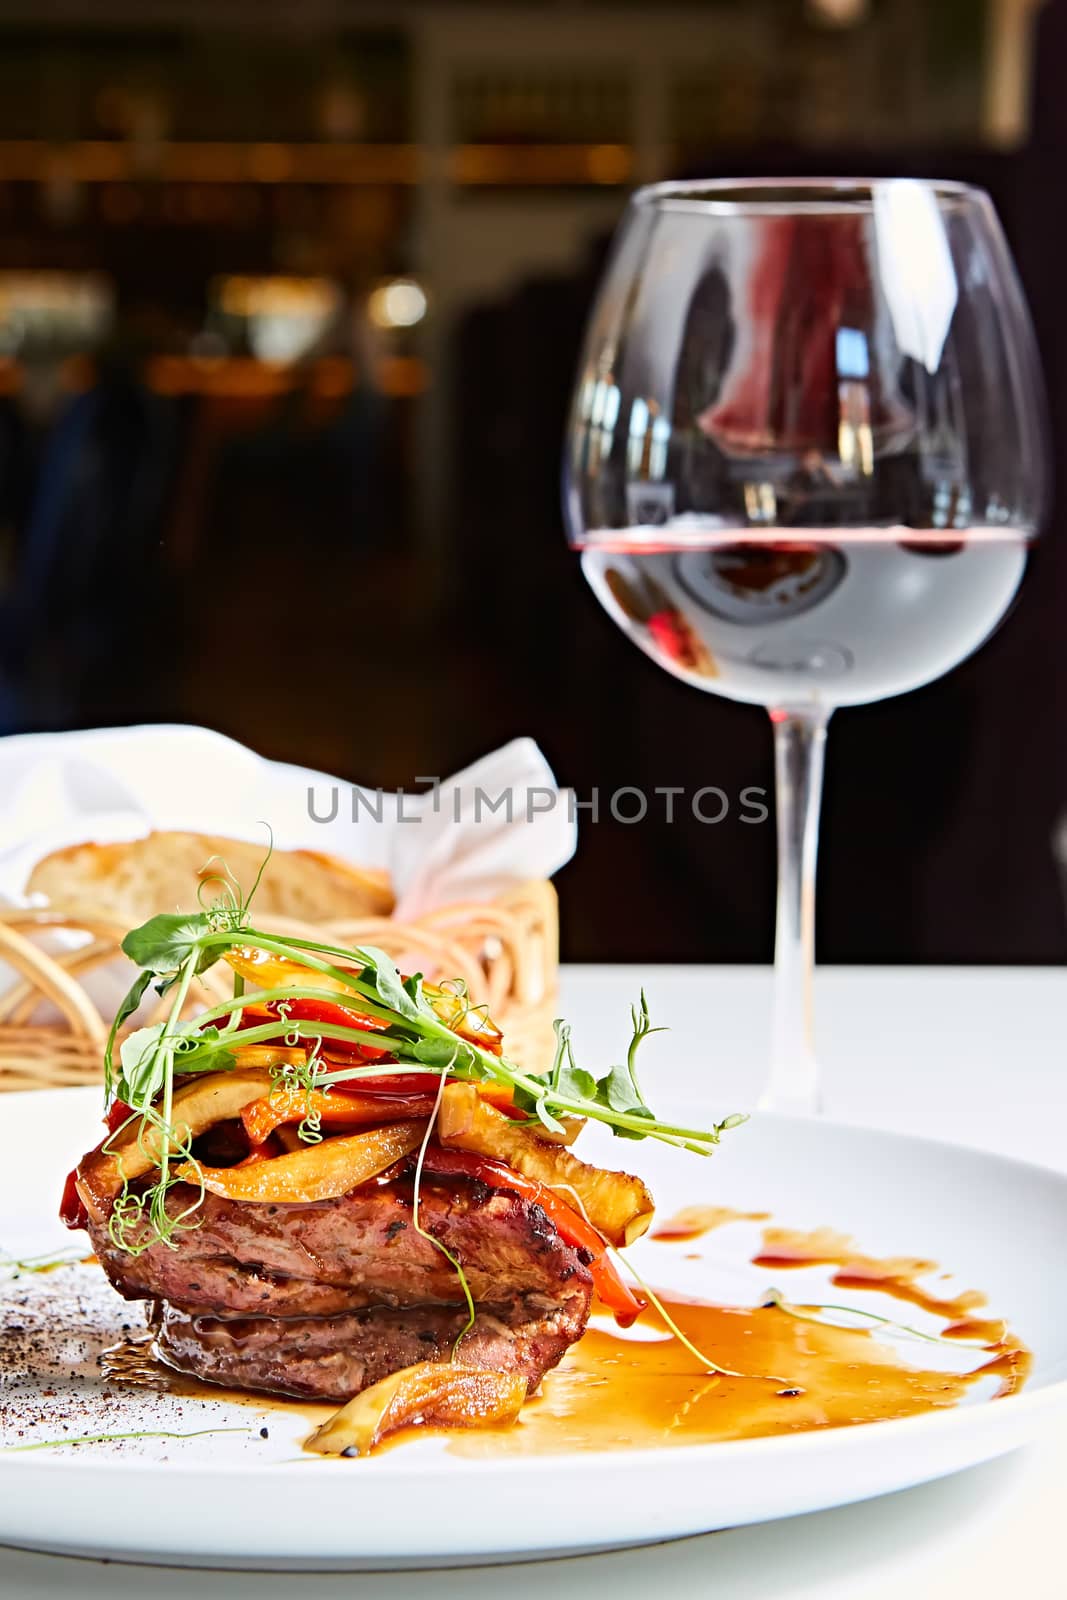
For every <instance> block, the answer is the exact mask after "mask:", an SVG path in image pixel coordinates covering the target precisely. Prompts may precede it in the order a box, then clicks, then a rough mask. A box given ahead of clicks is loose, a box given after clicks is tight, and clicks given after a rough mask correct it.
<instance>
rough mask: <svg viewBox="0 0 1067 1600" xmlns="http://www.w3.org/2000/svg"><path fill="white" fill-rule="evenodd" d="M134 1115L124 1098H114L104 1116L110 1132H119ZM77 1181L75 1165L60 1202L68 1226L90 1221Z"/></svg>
mask: <svg viewBox="0 0 1067 1600" xmlns="http://www.w3.org/2000/svg"><path fill="white" fill-rule="evenodd" d="M132 1116H133V1111H132V1109H131V1108H130V1107H129V1106H128V1105H127V1104H126V1102H125V1101H124V1100H112V1102H111V1105H110V1106H109V1107H108V1112H107V1116H106V1117H105V1118H104V1123H105V1126H106V1127H107V1131H108V1133H109V1134H112V1133H117V1132H118V1130H119V1129H120V1128H121V1127H122V1124H123V1123H124V1122H126V1121H128V1120H129V1118H130V1117H132ZM77 1183H78V1169H77V1167H75V1169H74V1171H73V1172H68V1174H67V1181H66V1182H65V1183H64V1185H63V1198H62V1200H61V1201H60V1202H59V1220H60V1222H62V1223H64V1224H65V1225H66V1226H67V1227H68V1228H85V1227H87V1226H88V1223H89V1213H88V1212H87V1211H86V1209H85V1206H84V1204H83V1203H82V1197H81V1195H80V1194H79V1193H78V1188H77Z"/></svg>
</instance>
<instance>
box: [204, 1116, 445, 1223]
mask: <svg viewBox="0 0 1067 1600" xmlns="http://www.w3.org/2000/svg"><path fill="white" fill-rule="evenodd" d="M425 1132H426V1124H425V1123H424V1122H393V1123H390V1124H389V1126H388V1127H385V1128H371V1129H370V1130H369V1131H368V1132H367V1133H355V1134H352V1135H351V1137H349V1138H337V1139H323V1141H322V1143H321V1144H313V1145H309V1146H308V1147H307V1148H306V1149H304V1150H294V1151H293V1152H292V1153H291V1154H290V1155H284V1156H274V1157H273V1158H272V1159H271V1160H268V1161H257V1162H255V1163H253V1165H252V1166H247V1167H205V1166H202V1165H201V1164H200V1163H199V1162H197V1161H187V1162H185V1163H184V1164H183V1165H182V1166H180V1167H179V1168H178V1169H177V1171H176V1173H175V1176H176V1177H178V1178H180V1179H182V1180H183V1181H184V1182H186V1183H195V1184H200V1183H202V1184H203V1186H204V1188H205V1189H208V1190H209V1191H210V1192H211V1193H212V1194H218V1195H222V1196H224V1198H225V1199H227V1200H244V1201H250V1202H252V1203H271V1204H274V1205H300V1204H303V1203H305V1202H308V1201H312V1200H335V1199H337V1197H338V1196H339V1195H342V1194H348V1192H349V1190H351V1189H355V1188H358V1187H359V1185H360V1184H361V1183H366V1182H367V1180H368V1179H370V1178H375V1177H377V1175H378V1173H379V1172H384V1171H385V1170H386V1168H387V1167H391V1166H392V1165H393V1163H394V1162H395V1161H399V1160H400V1158H401V1156H406V1155H410V1154H411V1152H412V1150H414V1149H415V1148H416V1147H417V1146H418V1145H419V1144H420V1143H421V1141H422V1138H423V1135H424V1134H425Z"/></svg>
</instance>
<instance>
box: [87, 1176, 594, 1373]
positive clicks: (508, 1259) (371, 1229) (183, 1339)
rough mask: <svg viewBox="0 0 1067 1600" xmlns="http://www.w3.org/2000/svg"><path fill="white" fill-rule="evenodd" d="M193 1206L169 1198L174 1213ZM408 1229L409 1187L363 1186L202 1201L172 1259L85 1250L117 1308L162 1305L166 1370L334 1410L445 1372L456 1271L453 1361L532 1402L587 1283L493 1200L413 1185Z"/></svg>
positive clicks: (578, 1312)
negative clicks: (285, 1199)
mask: <svg viewBox="0 0 1067 1600" xmlns="http://www.w3.org/2000/svg"><path fill="white" fill-rule="evenodd" d="M197 1195H198V1191H196V1190H192V1189H183V1188H181V1187H176V1188H175V1189H174V1190H172V1191H171V1194H170V1196H169V1202H168V1203H169V1205H170V1206H171V1207H172V1208H173V1211H174V1213H175V1214H177V1213H178V1212H180V1211H182V1210H184V1209H185V1208H186V1207H187V1206H188V1205H190V1204H191V1203H192V1202H193V1201H194V1200H195V1199H196V1198H197ZM418 1220H419V1225H420V1227H421V1228H423V1229H425V1230H426V1232H428V1233H430V1234H432V1236H433V1239H428V1238H425V1237H424V1236H423V1235H422V1234H420V1233H419V1232H418V1231H417V1230H416V1228H415V1226H414V1216H413V1191H412V1186H411V1183H410V1180H405V1179H403V1178H401V1179H393V1180H392V1181H382V1180H379V1181H377V1182H373V1183H371V1184H368V1185H366V1186H364V1187H363V1188H360V1189H357V1190H354V1191H353V1192H352V1193H351V1194H347V1195H344V1196H342V1197H341V1198H340V1199H337V1200H327V1201H321V1202H318V1203H316V1204H309V1205H265V1204H249V1203H247V1202H236V1201H232V1200H226V1199H221V1198H219V1197H218V1196H215V1195H211V1194H208V1195H207V1196H206V1197H205V1199H204V1202H203V1205H202V1206H201V1207H200V1208H199V1210H198V1211H197V1212H196V1225H195V1226H193V1227H191V1228H189V1229H188V1230H186V1231H183V1232H179V1233H178V1234H176V1235H175V1239H176V1244H177V1248H174V1249H171V1248H168V1247H167V1246H166V1245H164V1244H161V1243H156V1244H152V1245H150V1246H149V1247H148V1248H147V1249H146V1250H144V1251H143V1252H142V1253H141V1254H140V1255H130V1254H129V1253H127V1252H125V1251H122V1250H118V1249H116V1247H115V1245H114V1244H113V1243H112V1241H111V1239H110V1238H109V1236H108V1233H107V1229H106V1226H101V1225H100V1224H98V1223H96V1222H91V1223H90V1234H91V1236H92V1241H93V1247H94V1249H95V1250H96V1252H97V1255H98V1256H99V1257H100V1260H101V1262H102V1264H103V1266H104V1269H105V1271H106V1272H107V1274H108V1276H109V1278H110V1279H111V1282H112V1283H113V1284H114V1286H115V1288H116V1289H117V1290H118V1291H119V1293H120V1294H122V1295H124V1296H125V1297H126V1298H127V1299H131V1300H132V1299H145V1300H155V1301H158V1302H161V1303H162V1304H161V1307H160V1311H159V1318H160V1323H159V1332H158V1346H159V1350H160V1354H161V1356H162V1357H163V1359H165V1360H166V1361H168V1362H169V1363H171V1364H172V1365H173V1366H176V1367H179V1368H180V1369H181V1370H183V1371H187V1372H192V1373H195V1374H197V1375H198V1376H201V1377H204V1378H208V1379H210V1380H212V1381H214V1382H218V1383H227V1384H233V1385H238V1386H240V1387H243V1388H252V1389H266V1390H271V1391H274V1392H280V1393H286V1394H295V1395H300V1396H315V1397H317V1398H322V1399H338V1400H344V1399H347V1398H349V1397H350V1396H351V1395H353V1394H356V1393H358V1392H359V1390H360V1389H361V1388H364V1387H366V1386H367V1385H368V1384H370V1383H374V1382H376V1381H377V1380H378V1379H379V1378H381V1377H385V1376H386V1375H387V1374H388V1373H390V1372H394V1371H396V1370H397V1369H398V1368H400V1367H404V1366H409V1365H411V1364H412V1363H413V1362H415V1361H425V1360H437V1359H440V1360H444V1359H447V1357H448V1356H449V1354H450V1352H451V1349H452V1346H453V1343H454V1341H455V1339H456V1337H457V1335H458V1334H459V1333H460V1332H461V1330H462V1328H463V1326H464V1324H465V1322H466V1318H467V1309H466V1302H465V1299H464V1295H463V1290H462V1285H461V1281H460V1277H459V1274H458V1273H457V1271H456V1269H455V1267H454V1266H453V1265H452V1263H451V1262H450V1261H449V1260H448V1259H447V1257H446V1256H445V1255H444V1254H443V1253H442V1251H441V1250H440V1249H439V1248H437V1246H436V1245H435V1244H434V1242H433V1240H434V1239H436V1240H438V1241H439V1242H440V1244H442V1245H443V1246H445V1248H447V1250H448V1251H449V1252H450V1253H451V1255H452V1256H454V1257H455V1258H456V1259H457V1260H458V1261H460V1262H461V1263H462V1266H463V1272H464V1275H465V1277H466V1280H467V1283H468V1284H469V1286H470V1291H471V1294H472V1296H473V1299H474V1301H475V1305H476V1308H477V1319H476V1322H475V1326H474V1328H473V1329H472V1330H471V1332H470V1333H469V1334H467V1335H466V1337H465V1338H464V1341H463V1344H462V1346H461V1356H462V1359H463V1360H464V1361H465V1362H468V1363H471V1364H473V1365H479V1366H485V1367H492V1368H495V1369H497V1370H500V1371H521V1372H524V1373H525V1374H526V1376H527V1378H528V1379H529V1383H530V1387H531V1389H532V1388H535V1387H536V1385H537V1384H538V1383H539V1382H540V1379H541V1377H542V1375H543V1373H544V1372H545V1371H546V1370H547V1369H548V1368H549V1367H552V1366H554V1365H555V1364H556V1362H557V1361H559V1359H560V1357H561V1356H562V1355H563V1354H564V1352H565V1351H566V1349H567V1348H568V1346H569V1345H571V1344H572V1343H573V1342H574V1340H575V1339H577V1338H580V1336H581V1334H582V1333H583V1331H584V1329H585V1325H586V1322H587V1320H588V1316H589V1305H590V1298H591V1294H592V1282H591V1279H590V1275H589V1272H588V1270H587V1269H586V1266H585V1265H584V1264H583V1262H582V1260H581V1259H580V1256H579V1254H578V1253H577V1252H576V1251H575V1250H573V1249H572V1248H571V1247H570V1246H568V1245H566V1244H564V1243H563V1241H562V1240H561V1239H560V1237H559V1235H558V1234H557V1232H556V1230H555V1228H554V1227H553V1226H552V1224H551V1223H550V1222H549V1221H548V1219H547V1217H546V1216H545V1214H544V1212H543V1211H542V1210H541V1208H540V1207H539V1206H537V1205H533V1204H531V1203H530V1202H528V1201H526V1200H524V1199H522V1198H520V1197H519V1196H518V1195H516V1194H514V1193H512V1192H511V1191H510V1190H506V1189H490V1188H488V1187H487V1186H486V1185H485V1184H482V1183H478V1182H470V1181H468V1180H465V1179H455V1180H450V1181H449V1182H448V1183H447V1184H445V1183H443V1182H438V1181H433V1180H429V1179H428V1178H426V1177H425V1176H424V1179H423V1183H422V1185H421V1187H420V1193H419V1213H418Z"/></svg>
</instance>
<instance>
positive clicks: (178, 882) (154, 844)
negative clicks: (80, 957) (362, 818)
mask: <svg viewBox="0 0 1067 1600" xmlns="http://www.w3.org/2000/svg"><path fill="white" fill-rule="evenodd" d="M263 855H264V846H263V845H262V844H249V843H247V842H246V841H245V840H241V839H224V838H219V837H217V836H215V835H213V834H207V833H150V834H148V835H147V836H146V837H145V838H142V839H132V840H129V841H126V842H123V843H121V844H76V845H69V846H68V847H67V848H66V849H64V850H56V851H54V852H53V854H51V855H48V856H45V857H44V859H43V860H42V861H39V862H38V863H37V865H36V866H35V867H34V869H33V871H32V872H31V874H30V877H29V882H28V883H27V884H26V892H27V893H28V894H33V893H37V894H42V895H44V896H45V897H46V898H47V900H48V902H49V904H50V905H51V906H53V907H54V908H55V909H56V910H57V911H62V912H63V913H64V915H66V916H71V917H84V918H88V919H89V920H90V921H96V920H103V921H106V922H109V923H120V924H121V925H122V926H124V927H127V928H134V927H137V926H138V925H139V924H140V923H142V922H146V921H147V920H148V918H149V917H153V916H155V915H156V913H157V912H159V911H195V910H197V909H198V900H197V891H198V889H199V887H200V885H201V883H204V882H205V880H207V879H210V878H211V876H212V875H213V874H215V873H217V872H218V871H219V869H220V865H221V863H223V862H224V863H225V865H226V867H227V868H228V870H229V872H230V874H231V875H232V876H233V877H234V878H235V879H236V881H237V882H238V884H240V886H241V889H242V891H243V892H244V893H245V894H247V893H248V891H249V890H250V889H251V887H252V885H253V883H254V882H255V878H256V873H257V872H258V871H259V867H260V863H261V861H262V860H263ZM204 895H205V899H207V900H210V899H212V898H213V890H212V885H211V884H210V883H207V886H206V888H205V891H204ZM393 904H394V901H393V893H392V890H391V889H390V887H389V880H388V877H387V876H386V874H385V873H384V872H375V871H365V870H363V869H362V868H360V867H353V866H350V865H349V864H348V862H346V861H340V860H338V858H337V857H336V856H329V855H324V854H323V853H322V852H320V851H318V850H275V851H274V853H273V854H272V856H271V858H270V860H269V861H268V863H267V866H266V869H265V871H264V873H263V877H262V880H261V882H260V885H259V888H258V889H257V891H256V898H255V909H256V911H257V912H259V913H261V914H264V915H268V916H275V917H291V918H293V919H294V920H295V921H299V922H310V923H317V922H332V921H338V920H342V919H346V918H350V917H382V916H388V915H389V913H390V912H391V911H392V909H393Z"/></svg>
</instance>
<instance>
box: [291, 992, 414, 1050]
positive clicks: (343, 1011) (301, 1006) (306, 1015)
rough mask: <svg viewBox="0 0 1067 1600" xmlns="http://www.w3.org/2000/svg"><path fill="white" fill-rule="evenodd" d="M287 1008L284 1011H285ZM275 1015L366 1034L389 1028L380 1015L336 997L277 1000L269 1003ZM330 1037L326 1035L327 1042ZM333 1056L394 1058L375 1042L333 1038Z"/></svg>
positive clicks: (330, 1044) (295, 1020)
mask: <svg viewBox="0 0 1067 1600" xmlns="http://www.w3.org/2000/svg"><path fill="white" fill-rule="evenodd" d="M283 1007H284V1010H283ZM267 1010H268V1011H269V1012H270V1014H271V1016H273V1017H279V1016H285V1017H288V1018H289V1020H290V1021H292V1022H313V1023H314V1022H317V1023H320V1024H321V1026H322V1027H323V1028H324V1029H325V1028H330V1027H334V1028H359V1029H361V1030H362V1031H363V1032H364V1033H382V1032H384V1030H385V1029H386V1028H387V1027H388V1023H386V1022H383V1021H382V1019H381V1018H380V1017H369V1016H367V1014H366V1012H363V1011H358V1010H357V1009H356V1008H355V1007H354V1006H343V1005H338V1004H337V1003H335V1002H334V1001H332V1000H274V1001H271V1002H270V1004H269V1005H268V1006H267ZM327 1038H329V1035H328V1034H324V1036H323V1042H324V1043H325V1040H326V1039H327ZM329 1046H330V1053H331V1055H338V1056H346V1057H348V1056H354V1057H355V1058H356V1060H357V1061H366V1062H371V1061H392V1060H394V1059H395V1057H393V1056H392V1055H391V1054H390V1052H389V1051H388V1050H379V1049H377V1048H376V1047H375V1046H374V1045H371V1044H357V1043H356V1042H355V1041H354V1040H352V1039H336V1038H330V1040H329Z"/></svg>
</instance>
